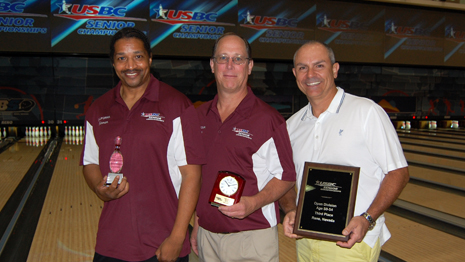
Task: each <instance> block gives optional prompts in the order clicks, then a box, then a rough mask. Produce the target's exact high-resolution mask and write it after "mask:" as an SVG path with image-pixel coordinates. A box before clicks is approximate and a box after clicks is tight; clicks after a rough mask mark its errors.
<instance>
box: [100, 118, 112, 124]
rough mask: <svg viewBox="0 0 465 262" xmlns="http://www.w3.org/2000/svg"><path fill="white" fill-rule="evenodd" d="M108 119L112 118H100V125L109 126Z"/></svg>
mask: <svg viewBox="0 0 465 262" xmlns="http://www.w3.org/2000/svg"><path fill="white" fill-rule="evenodd" d="M108 119H110V116H102V117H99V118H98V125H105V124H108Z"/></svg>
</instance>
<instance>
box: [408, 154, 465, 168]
mask: <svg viewBox="0 0 465 262" xmlns="http://www.w3.org/2000/svg"><path fill="white" fill-rule="evenodd" d="M404 155H405V158H406V159H407V161H413V162H415V163H417V164H425V165H436V166H443V167H446V168H452V169H455V170H457V171H460V172H465V161H464V158H460V159H454V158H452V157H451V156H449V157H448V156H444V157H437V156H430V155H424V154H421V153H414V152H407V151H404Z"/></svg>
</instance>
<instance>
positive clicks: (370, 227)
mask: <svg viewBox="0 0 465 262" xmlns="http://www.w3.org/2000/svg"><path fill="white" fill-rule="evenodd" d="M360 216H362V217H364V218H365V219H366V220H367V221H368V223H370V226H368V231H370V230H372V229H373V228H374V227H375V226H376V221H375V220H374V219H373V218H372V217H371V216H370V214H368V213H367V212H363V213H362V214H361V215H360Z"/></svg>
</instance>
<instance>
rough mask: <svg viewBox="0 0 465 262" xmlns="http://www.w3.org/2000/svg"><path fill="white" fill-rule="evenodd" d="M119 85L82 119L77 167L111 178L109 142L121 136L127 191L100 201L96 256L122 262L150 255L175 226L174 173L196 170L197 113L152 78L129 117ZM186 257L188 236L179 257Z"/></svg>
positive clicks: (200, 158) (200, 157)
mask: <svg viewBox="0 0 465 262" xmlns="http://www.w3.org/2000/svg"><path fill="white" fill-rule="evenodd" d="M120 88H121V82H120V83H119V84H118V85H117V86H116V87H115V88H113V89H112V90H110V91H109V92H107V93H105V94H104V95H102V96H101V97H99V98H98V99H97V100H96V101H95V102H94V103H93V104H92V105H91V107H90V108H89V110H88V111H87V114H86V138H85V143H84V149H83V152H82V156H81V164H82V165H88V164H99V166H100V170H101V172H102V175H103V176H105V175H106V174H108V173H109V172H110V168H109V160H110V156H111V154H112V152H113V151H114V149H115V143H114V140H115V137H116V136H121V137H122V143H121V153H122V155H123V161H124V163H123V169H122V173H123V174H124V176H125V177H127V180H128V182H129V184H130V189H129V192H128V193H127V194H126V195H124V196H123V197H121V198H119V199H117V200H112V201H109V202H105V204H104V207H103V210H102V214H101V216H100V221H99V228H98V233H97V245H96V248H95V251H96V252H97V253H99V254H101V255H104V256H109V257H114V258H118V259H122V260H128V261H141V260H146V259H148V258H150V257H153V256H154V255H155V251H156V250H157V249H158V247H159V246H160V244H161V243H162V242H163V241H164V240H165V239H166V238H167V237H168V236H169V235H170V233H171V230H172V228H173V225H174V221H175V219H176V214H177V207H178V196H177V193H178V192H179V188H180V184H181V180H182V179H181V174H180V171H179V168H178V166H183V165H186V164H203V163H204V153H203V149H202V144H201V143H200V141H201V138H200V132H199V128H198V127H199V123H198V117H197V113H196V111H195V109H194V107H193V106H192V105H191V102H190V101H189V99H188V98H187V97H186V96H184V95H183V94H182V93H180V92H179V91H177V90H176V89H174V88H172V87H171V86H169V85H167V84H165V83H163V82H160V81H158V80H157V79H156V78H155V77H153V76H151V79H150V83H149V86H148V87H147V89H146V91H145V93H144V94H143V96H142V97H141V98H140V99H139V101H137V103H136V104H135V105H134V106H133V107H132V109H131V110H129V109H128V107H127V106H126V104H125V103H124V101H123V99H122V98H121V96H120ZM189 253H190V245H189V240H188V235H187V234H186V238H185V241H184V246H183V249H182V251H181V254H180V256H186V255H188V254H189Z"/></svg>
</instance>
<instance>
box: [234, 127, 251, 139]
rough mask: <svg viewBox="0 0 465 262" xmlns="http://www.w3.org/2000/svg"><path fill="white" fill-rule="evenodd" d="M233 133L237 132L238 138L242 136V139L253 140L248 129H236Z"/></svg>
mask: <svg viewBox="0 0 465 262" xmlns="http://www.w3.org/2000/svg"><path fill="white" fill-rule="evenodd" d="M232 131H233V132H236V136H242V137H245V138H248V139H252V136H253V135H252V134H251V133H250V131H249V130H247V129H242V128H237V127H234V128H233V130H232Z"/></svg>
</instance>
